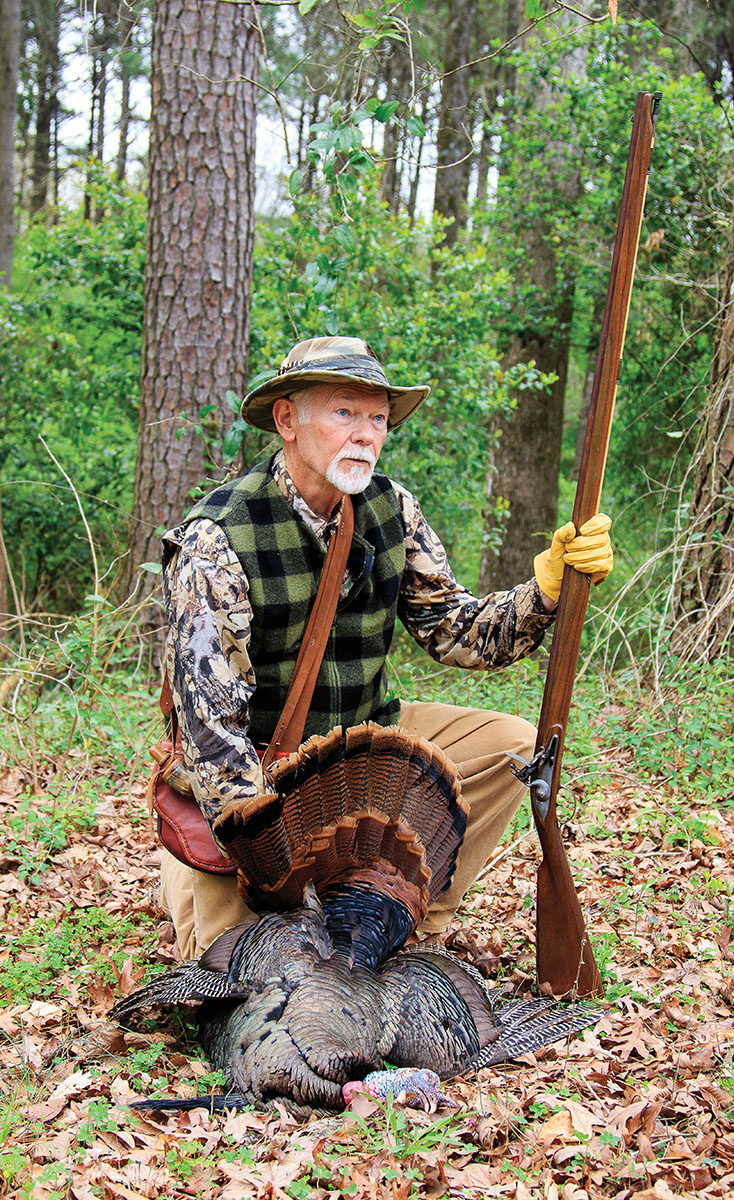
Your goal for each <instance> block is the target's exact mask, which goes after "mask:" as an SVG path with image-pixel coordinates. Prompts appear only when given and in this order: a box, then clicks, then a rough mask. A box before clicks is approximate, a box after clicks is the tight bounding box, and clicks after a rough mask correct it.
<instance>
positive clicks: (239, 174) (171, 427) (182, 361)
mask: <svg viewBox="0 0 734 1200" xmlns="http://www.w3.org/2000/svg"><path fill="white" fill-rule="evenodd" d="M257 50H258V38H257V30H256V27H255V24H254V22H253V20H252V13H251V9H250V7H249V6H248V5H246V4H229V3H224V2H220V0H215V2H213V3H209V4H206V5H201V4H199V3H197V0H159V2H158V4H157V5H156V8H155V11H154V23H153V54H152V112H151V124H150V174H149V197H148V203H149V219H148V243H147V253H146V262H145V306H144V321H143V351H142V368H141V398H140V426H139V440H138V460H137V473H136V480H135V497H134V504H133V519H132V527H131V534H130V555H129V564H130V566H129V571H130V574H129V577H128V583H129V584H132V583H133V582H134V579H135V576H136V573H137V568H138V564H139V563H141V562H143V561H150V560H157V559H158V558H159V555H160V538H159V535H158V533H157V532H156V530H157V528H158V527H160V526H168V525H170V524H171V523H173V522H175V521H176V520H178V519H180V517H181V516H182V515H183V514H184V512H185V511H186V509H187V508H188V507H189V506H190V504H191V490H192V488H194V487H196V485H197V484H200V483H202V482H203V481H204V480H205V477H206V475H207V468H208V461H207V454H206V451H205V447H204V443H203V442H202V440H201V438H200V437H198V436H197V435H196V434H195V433H194V431H193V428H192V423H189V424H187V425H186V426H185V427H184V432H183V436H181V437H180V438H179V437H178V436H177V434H178V433H179V432H180V431H181V428H182V425H181V421H180V419H179V414H180V413H181V412H185V413H187V414H188V415H189V417H191V418H196V419H197V420H198V417H199V413H200V411H201V408H202V406H204V405H205V404H212V403H213V404H217V405H219V406H220V413H219V416H218V418H217V419H218V420H219V422H220V425H221V423H222V422H223V419H224V416H225V413H226V409H225V405H224V395H225V392H226V391H227V390H228V389H231V390H233V391H235V392H237V393H238V394H242V393H244V391H245V389H246V382H247V347H248V342H249V334H250V288H251V280H252V252H253V240H254V188H255V120H256V87H255V83H254V82H253V81H255V80H256V79H257V71H258V59H257Z"/></svg>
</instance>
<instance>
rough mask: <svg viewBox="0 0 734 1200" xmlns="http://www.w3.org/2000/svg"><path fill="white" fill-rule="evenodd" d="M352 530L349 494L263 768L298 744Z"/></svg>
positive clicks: (324, 647) (352, 519)
mask: <svg viewBox="0 0 734 1200" xmlns="http://www.w3.org/2000/svg"><path fill="white" fill-rule="evenodd" d="M353 533H354V507H353V505H352V497H351V496H349V495H346V496H345V497H344V499H343V500H342V511H341V517H340V519H339V524H338V526H337V528H336V529H335V530H334V532H333V534H332V535H331V541H330V542H329V549H328V552H327V555H326V562H325V563H324V569H323V571H322V574H321V580H320V582H319V590H318V592H317V593H316V599H315V600H314V605H313V608H312V609H311V615H310V616H309V618H308V625H307V626H306V632H305V633H304V635H303V641H302V642H301V649H300V650H299V652H298V658H297V659H296V665H295V667H294V669H293V677H292V679H291V684H290V687H289V688H288V695H287V696H286V698H285V704H284V705H283V711H282V713H281V715H280V718H279V720H278V724H277V725H276V726H275V733H274V734H273V737H272V740H271V742H270V745H269V746H268V748H267V750H266V751H265V754H264V755H263V759H262V765H263V770H264V769H265V767H267V766H268V764H269V763H270V762H272V760H273V759H274V758H275V757H276V756H281V755H283V754H290V753H291V751H293V750H296V749H297V748H298V746H300V744H301V738H302V736H303V728H304V726H305V724H306V717H307V716H308V710H309V708H310V707H311V698H312V696H313V690H314V687H315V686H316V678H317V676H318V673H319V668H320V667H321V660H322V659H323V657H324V650H325V649H326V643H327V641H328V640H329V635H330V634H331V628H332V625H333V623H334V613H335V612H336V605H337V601H338V599H339V593H340V592H341V587H342V583H343V581H344V571H345V570H346V565H347V558H348V556H349V551H350V548H351V545H352V534H353Z"/></svg>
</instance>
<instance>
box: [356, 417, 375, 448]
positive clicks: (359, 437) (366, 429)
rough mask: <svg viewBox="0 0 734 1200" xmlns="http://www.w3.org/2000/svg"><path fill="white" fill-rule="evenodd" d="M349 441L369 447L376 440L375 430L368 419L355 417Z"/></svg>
mask: <svg viewBox="0 0 734 1200" xmlns="http://www.w3.org/2000/svg"><path fill="white" fill-rule="evenodd" d="M350 436H351V439H352V441H353V442H359V443H360V444H361V445H365V444H366V445H370V444H371V443H372V442H375V441H376V440H377V430H376V429H375V426H374V424H373V422H372V421H371V420H370V418H369V417H360V416H357V417H355V419H354V424H353V425H352V431H351V434H350Z"/></svg>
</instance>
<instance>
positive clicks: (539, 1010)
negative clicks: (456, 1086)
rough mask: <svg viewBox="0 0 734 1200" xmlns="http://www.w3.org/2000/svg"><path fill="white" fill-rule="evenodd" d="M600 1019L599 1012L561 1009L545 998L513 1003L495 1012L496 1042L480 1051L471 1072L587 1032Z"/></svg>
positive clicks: (581, 1007) (573, 1006) (581, 1006)
mask: <svg viewBox="0 0 734 1200" xmlns="http://www.w3.org/2000/svg"><path fill="white" fill-rule="evenodd" d="M603 1015H604V1014H603V1012H602V1010H601V1009H598V1008H596V1009H595V1008H592V1007H590V1006H589V1005H585V1004H568V1005H561V1004H559V1003H558V1002H557V1001H554V1000H552V999H550V998H549V997H542V996H541V997H538V998H530V999H526V1000H523V1001H522V1002H520V1003H515V1002H513V1003H511V1004H510V1005H508V1006H507V1007H506V1008H501V1009H499V1011H498V1013H497V1019H498V1021H499V1022H500V1024H501V1026H502V1032H501V1033H500V1036H499V1037H498V1039H497V1041H496V1042H493V1043H492V1044H491V1045H489V1046H485V1047H484V1049H483V1050H482V1051H480V1053H479V1054H478V1055H477V1057H476V1059H475V1060H474V1062H473V1063H472V1069H473V1070H475V1071H478V1070H479V1069H480V1068H481V1067H491V1066H493V1065H494V1064H496V1063H502V1062H507V1061H508V1060H509V1059H512V1058H519V1057H520V1055H522V1054H530V1053H532V1052H533V1051H534V1050H540V1049H541V1047H542V1046H549V1045H551V1044H552V1043H553V1042H558V1041H560V1040H561V1039H562V1038H568V1037H570V1036H571V1034H572V1033H581V1032H582V1030H584V1029H589V1028H591V1026H592V1025H595V1024H596V1022H597V1021H599V1020H601V1018H602V1016H603Z"/></svg>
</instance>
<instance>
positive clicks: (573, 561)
mask: <svg viewBox="0 0 734 1200" xmlns="http://www.w3.org/2000/svg"><path fill="white" fill-rule="evenodd" d="M611 525H612V520H611V517H606V516H605V515H604V513H597V514H596V516H594V517H592V518H591V519H590V520H589V521H586V522H585V524H583V525H582V526H581V528H580V529H579V531H578V533H576V528H575V526H574V524H573V522H572V521H569V522H568V523H567V524H566V525H562V526H561V528H560V529H557V530H556V532H555V533H554V534H553V541H552V542H551V544H550V548H549V549H548V550H544V551H543V553H542V554H537V555H536V556H535V559H534V560H533V569H534V571H535V578H536V579H537V581H538V587H539V588H540V590H541V592H544V593H545V595H546V596H549V597H550V599H551V600H557V599H558V597H559V596H560V594H561V580H562V578H563V568H564V566H565V564H566V563H568V564H569V566H571V567H575V568H576V570H577V571H582V572H583V574H584V575H591V582H592V583H601V581H602V579H606V577H607V575H608V574H609V572H610V571H611V569H612V567H613V566H614V554H613V553H612V543H611V541H610V540H609V530H610V528H611Z"/></svg>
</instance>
